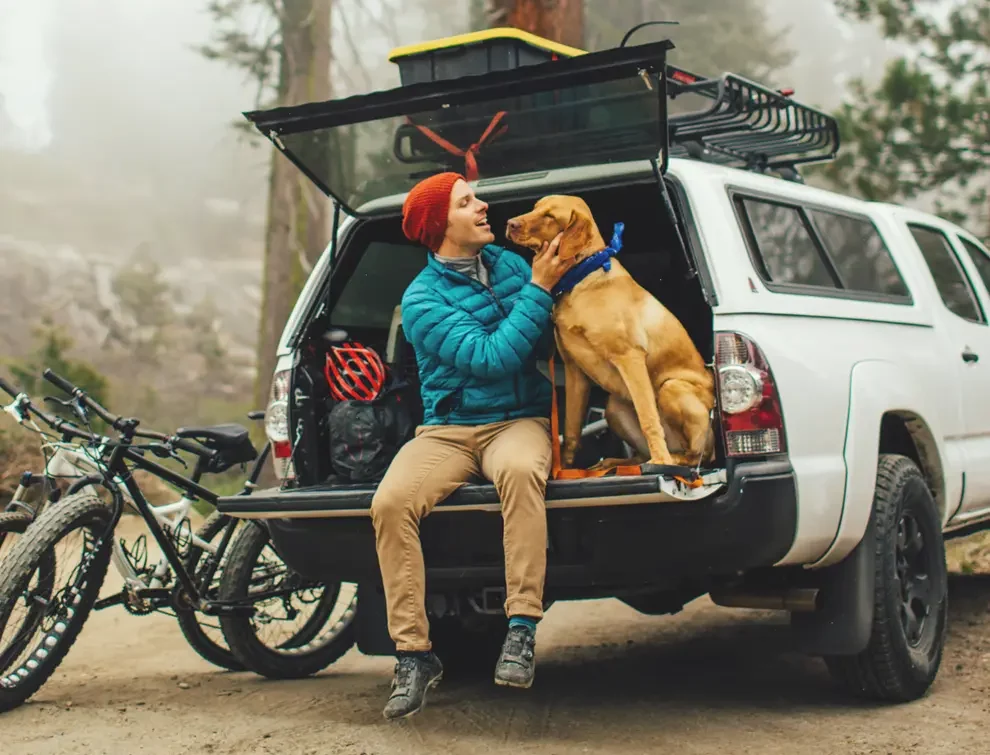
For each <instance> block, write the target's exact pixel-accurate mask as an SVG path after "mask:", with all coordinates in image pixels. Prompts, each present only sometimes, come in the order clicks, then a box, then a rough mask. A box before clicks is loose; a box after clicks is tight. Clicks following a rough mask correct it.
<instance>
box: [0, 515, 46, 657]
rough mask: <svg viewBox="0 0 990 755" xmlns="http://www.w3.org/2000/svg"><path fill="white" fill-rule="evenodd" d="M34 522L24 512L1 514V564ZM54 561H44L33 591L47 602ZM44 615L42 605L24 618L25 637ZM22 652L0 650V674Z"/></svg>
mask: <svg viewBox="0 0 990 755" xmlns="http://www.w3.org/2000/svg"><path fill="white" fill-rule="evenodd" d="M33 521H34V517H33V516H31V515H30V514H28V513H27V512H24V511H5V512H3V513H0V564H2V563H3V561H4V559H5V558H6V557H7V555H8V554H9V553H10V552H11V551H12V550H13V548H14V544H15V543H16V542H17V541H18V539H19V538H20V536H21V535H23V534H24V533H25V531H27V528H28V527H29V526H30V524H31V522H33ZM53 559H54V556H50V557H47V558H45V559H44V563H43V564H42V566H41V568H40V569H39V570H38V572H39V574H38V582H37V584H36V585H35V586H34V590H33V592H34V594H35V595H40V596H42V598H43V599H46V600H47V599H48V598H50V597H51V594H52V589H53V587H54V582H55V573H54V572H55V570H54V568H52V567H53V563H54V561H53ZM43 613H44V609H43V608H42V607H41V606H40V605H36V606H35V607H34V608H33V610H32V611H31V612H30V613H29V614H28V615H27V616H25V617H24V620H23V621H22V622H21V627H22V629H23V631H24V633H25V635H28V633H29V632H30V631H31V629H32V627H33V626H34V624H35V623H36V622H38V621H40V620H41V617H42V615H43ZM0 636H2V632H0ZM27 639H29V637H28V636H25V640H27ZM20 652H21V648H19V647H14V646H11V647H6V648H0V672H3V671H5V670H6V669H7V667H8V666H9V665H10V664H11V663H12V662H13V661H14V660H15V659H16V658H17V656H18V654H19V653H20Z"/></svg>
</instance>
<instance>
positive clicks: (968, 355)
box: [962, 349, 980, 362]
mask: <svg viewBox="0 0 990 755" xmlns="http://www.w3.org/2000/svg"><path fill="white" fill-rule="evenodd" d="M962 358H963V361H964V362H979V361H980V355H979V354H977V353H976V352H973V351H970V350H969V349H966V350H965V351H964V352H963V353H962Z"/></svg>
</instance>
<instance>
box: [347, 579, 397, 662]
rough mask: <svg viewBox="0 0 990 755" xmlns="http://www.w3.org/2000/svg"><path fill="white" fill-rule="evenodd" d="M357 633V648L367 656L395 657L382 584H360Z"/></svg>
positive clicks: (356, 622)
mask: <svg viewBox="0 0 990 755" xmlns="http://www.w3.org/2000/svg"><path fill="white" fill-rule="evenodd" d="M354 619H355V627H354V629H355V632H356V634H357V647H358V650H360V651H361V652H362V653H364V654H365V655H395V643H394V642H393V641H392V638H391V637H389V634H388V618H387V614H386V612H385V593H384V591H383V590H382V587H381V585H380V584H376V583H374V582H359V583H358V602H357V615H356V616H355V617H354Z"/></svg>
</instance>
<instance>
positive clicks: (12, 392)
mask: <svg viewBox="0 0 990 755" xmlns="http://www.w3.org/2000/svg"><path fill="white" fill-rule="evenodd" d="M0 388H2V389H3V390H4V391H6V392H7V393H9V394H10V397H11V398H17V396H18V394H17V391H15V390H14V388H13V386H11V384H10V383H8V382H7V381H6V380H4V379H3V378H2V377H0Z"/></svg>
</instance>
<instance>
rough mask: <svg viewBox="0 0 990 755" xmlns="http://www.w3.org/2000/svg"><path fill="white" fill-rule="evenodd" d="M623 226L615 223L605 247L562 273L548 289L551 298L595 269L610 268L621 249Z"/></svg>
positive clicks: (623, 224) (561, 294) (561, 293)
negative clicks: (609, 240)
mask: <svg viewBox="0 0 990 755" xmlns="http://www.w3.org/2000/svg"><path fill="white" fill-rule="evenodd" d="M625 227H626V224H625V223H616V224H615V227H614V230H613V231H612V241H611V243H609V245H608V246H607V247H605V248H604V249H602V250H601V251H600V252H595V253H594V254H592V255H591V256H590V257H586V258H585V259H583V260H581V262H579V263H578V264H577V265H575V266H574V267H572V268H571V269H570V270H568V271H567V272H566V273H564V276H563V277H562V278H561V279H560V280H559V281H558V282H557V285H556V286H554V287H553V289H552V290H551V291H550V294H551V295H552V296H553V298H554V299H557V298H559V297H561V296H563V295H564V294H566V293H569V292H570V291H571V289H573V288H574V287H575V286H576V285H577V284H578V283H580V282H581V281H583V280H584V279H585V278H587V277H588V276H589V275H591V274H592V273H593V272H595V271H596V270H605V272H608V271H609V270H611V269H612V257H614V256H615V255H616V254H618V253H619V250H620V249H622V231H623V230H624V229H625Z"/></svg>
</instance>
